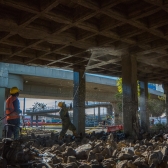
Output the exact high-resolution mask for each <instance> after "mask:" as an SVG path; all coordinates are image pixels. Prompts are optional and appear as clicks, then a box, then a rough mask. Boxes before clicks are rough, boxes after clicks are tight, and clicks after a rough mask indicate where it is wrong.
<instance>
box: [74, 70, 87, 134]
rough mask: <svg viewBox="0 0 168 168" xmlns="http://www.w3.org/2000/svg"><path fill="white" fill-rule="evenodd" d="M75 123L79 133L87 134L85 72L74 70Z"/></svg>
mask: <svg viewBox="0 0 168 168" xmlns="http://www.w3.org/2000/svg"><path fill="white" fill-rule="evenodd" d="M73 83H74V88H73V97H74V99H73V123H74V125H75V127H76V129H77V133H78V134H80V133H82V134H85V71H84V69H74V73H73Z"/></svg>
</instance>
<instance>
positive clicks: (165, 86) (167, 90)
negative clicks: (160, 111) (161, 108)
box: [162, 84, 168, 125]
mask: <svg viewBox="0 0 168 168" xmlns="http://www.w3.org/2000/svg"><path fill="white" fill-rule="evenodd" d="M162 87H163V90H164V94H165V95H166V100H165V107H166V121H167V125H168V84H163V85H162Z"/></svg>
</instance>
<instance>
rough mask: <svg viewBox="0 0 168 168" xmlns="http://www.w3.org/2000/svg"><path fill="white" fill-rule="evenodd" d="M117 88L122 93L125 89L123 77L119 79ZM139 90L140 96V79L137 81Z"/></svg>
mask: <svg viewBox="0 0 168 168" xmlns="http://www.w3.org/2000/svg"><path fill="white" fill-rule="evenodd" d="M117 89H118V92H119V93H121V94H122V92H123V90H122V78H119V79H118V80H117ZM137 90H138V96H140V86H139V81H137Z"/></svg>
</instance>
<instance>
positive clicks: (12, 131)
mask: <svg viewBox="0 0 168 168" xmlns="http://www.w3.org/2000/svg"><path fill="white" fill-rule="evenodd" d="M10 95H11V96H10V97H9V98H8V99H7V100H6V120H7V124H11V125H13V126H8V131H7V138H11V137H12V135H14V139H18V138H19V131H20V115H19V114H21V113H22V111H21V110H20V102H19V100H18V96H19V89H18V88H17V87H12V88H11V89H10Z"/></svg>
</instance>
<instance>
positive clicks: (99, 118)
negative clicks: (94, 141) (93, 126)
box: [98, 107, 101, 122]
mask: <svg viewBox="0 0 168 168" xmlns="http://www.w3.org/2000/svg"><path fill="white" fill-rule="evenodd" d="M100 121H101V117H100V107H98V122H100Z"/></svg>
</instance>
